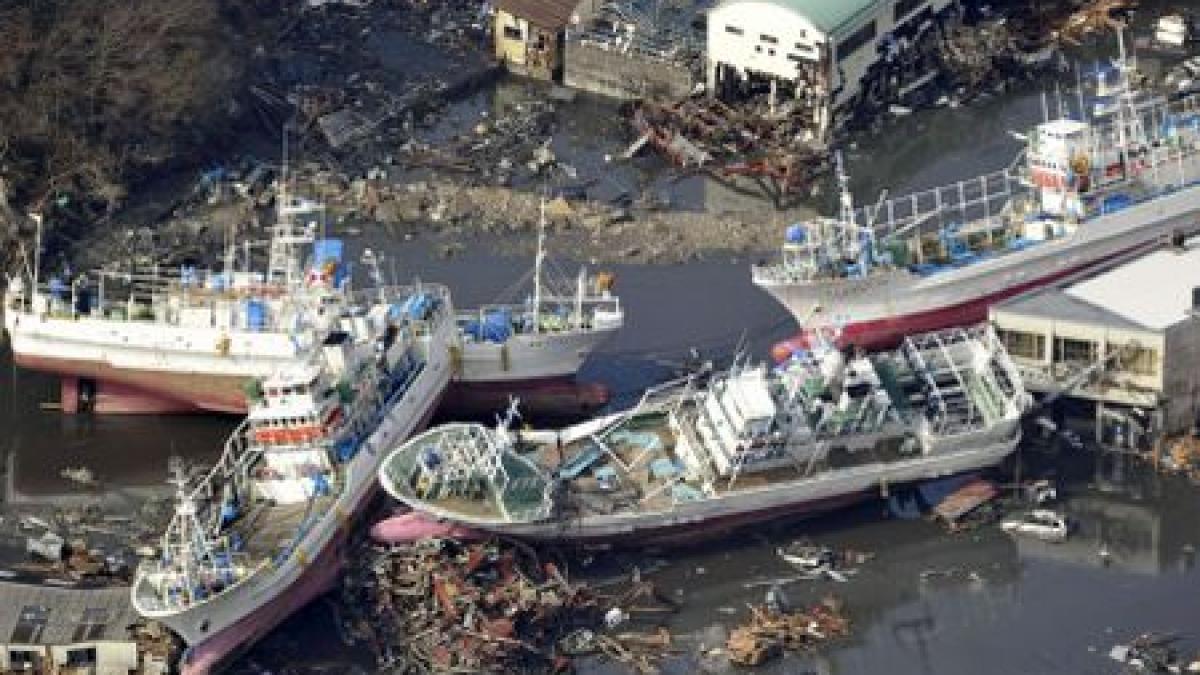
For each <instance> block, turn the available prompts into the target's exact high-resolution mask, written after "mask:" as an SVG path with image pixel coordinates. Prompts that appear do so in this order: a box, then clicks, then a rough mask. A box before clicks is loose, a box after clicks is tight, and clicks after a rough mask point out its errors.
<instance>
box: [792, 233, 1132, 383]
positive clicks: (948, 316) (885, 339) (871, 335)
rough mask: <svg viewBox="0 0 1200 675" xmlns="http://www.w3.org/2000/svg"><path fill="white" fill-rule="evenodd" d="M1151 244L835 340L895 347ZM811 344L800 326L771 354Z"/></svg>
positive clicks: (857, 328) (982, 316)
mask: <svg viewBox="0 0 1200 675" xmlns="http://www.w3.org/2000/svg"><path fill="white" fill-rule="evenodd" d="M1153 245H1155V242H1148V243H1142V244H1138V245H1137V246H1133V247H1131V248H1129V249H1126V250H1123V251H1119V252H1117V253H1114V254H1112V255H1109V256H1105V257H1104V258H1100V259H1097V260H1093V261H1091V262H1090V263H1087V264H1085V265H1079V266H1076V267H1072V268H1069V269H1066V270H1063V271H1061V272H1056V273H1054V274H1050V275H1047V276H1045V277H1042V278H1040V279H1034V280H1033V281H1029V282H1026V283H1023V284H1018V285H1016V286H1010V287H1009V288H1005V289H1002V290H1000V291H997V292H995V293H991V294H989V295H985V296H982V297H979V298H976V299H974V300H970V301H968V302H963V303H959V304H957V305H949V306H946V307H938V308H936V309H931V310H928V311H924V312H915V313H911V314H904V315H900V316H892V317H887V318H883V319H874V320H871V321H858V322H853V323H847V324H846V325H845V326H843V327H842V328H841V332H840V334H839V336H838V344H839V345H843V346H845V345H854V346H855V347H861V348H862V349H865V350H867V351H878V350H882V349H890V348H892V347H895V346H896V345H898V344H900V342H902V341H903V340H904V338H905V337H906V336H909V335H915V334H918V333H928V332H932V331H938V330H943V329H946V328H954V327H956V326H969V325H972V324H977V323H982V322H983V321H986V320H987V317H988V309H989V308H990V307H991V306H992V305H994V304H996V303H998V302H1002V301H1004V300H1007V299H1009V298H1012V297H1014V296H1017V295H1020V294H1022V293H1026V292H1028V291H1032V290H1034V289H1037V288H1041V287H1043V286H1050V285H1053V284H1055V283H1058V282H1061V281H1063V280H1065V279H1069V278H1070V277H1073V276H1076V275H1078V274H1080V273H1082V272H1086V271H1088V270H1091V269H1094V268H1096V267H1099V266H1101V265H1104V264H1107V263H1110V262H1113V261H1115V260H1118V259H1121V258H1123V257H1125V256H1127V255H1130V254H1132V253H1135V252H1138V251H1142V250H1144V249H1146V248H1147V247H1149V246H1153ZM810 345H811V340H810V338H809V334H808V332H807V331H804V330H801V331H800V332H799V333H797V334H796V335H795V336H793V337H791V338H789V339H787V340H782V341H780V342H777V343H775V345H774V346H772V347H771V357H772V358H774V359H775V360H776V361H785V360H787V359H788V357H790V356H791V355H792V354H793V353H795V352H796V351H799V350H805V349H809V347H810Z"/></svg>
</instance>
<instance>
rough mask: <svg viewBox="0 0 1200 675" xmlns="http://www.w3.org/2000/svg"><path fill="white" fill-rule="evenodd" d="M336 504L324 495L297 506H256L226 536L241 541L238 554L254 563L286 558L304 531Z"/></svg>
mask: <svg viewBox="0 0 1200 675" xmlns="http://www.w3.org/2000/svg"><path fill="white" fill-rule="evenodd" d="M333 501H334V497H332V496H324V497H317V498H315V499H313V500H311V501H308V502H303V503H297V504H268V503H265V502H263V503H259V504H255V505H254V506H253V507H251V508H250V509H249V510H248V511H247V512H246V513H245V514H243V515H242V516H241V517H240V518H238V519H237V520H236V521H234V523H233V525H232V526H231V527H230V528H229V530H228V532H227V535H228V536H229V537H230V539H231V540H233V541H239V542H241V544H240V550H239V552H240V553H241V554H242V555H245V556H246V557H247V558H249V559H250V560H252V561H254V562H255V563H257V562H258V561H261V560H274V559H277V558H280V557H286V555H288V554H290V553H291V550H292V547H293V546H294V543H295V542H296V541H297V540H298V539H299V538H300V536H301V534H302V530H303V529H305V528H306V527H311V526H312V525H313V524H315V523H316V522H317V521H318V520H319V519H320V518H321V517H322V516H324V515H325V513H326V512H327V511H328V510H329V508H330V507H331V506H332V505H333Z"/></svg>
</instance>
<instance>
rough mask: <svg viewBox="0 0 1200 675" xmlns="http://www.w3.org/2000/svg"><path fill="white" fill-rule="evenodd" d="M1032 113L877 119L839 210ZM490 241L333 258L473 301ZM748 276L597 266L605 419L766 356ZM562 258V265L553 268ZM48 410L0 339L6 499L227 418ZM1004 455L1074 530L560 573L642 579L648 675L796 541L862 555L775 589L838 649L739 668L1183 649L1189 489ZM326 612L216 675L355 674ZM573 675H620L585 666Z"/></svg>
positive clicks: (956, 156)
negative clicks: (684, 382) (603, 286)
mask: <svg viewBox="0 0 1200 675" xmlns="http://www.w3.org/2000/svg"><path fill="white" fill-rule="evenodd" d="M1147 58H1149V57H1147ZM501 86H503V85H501ZM488 95H489V94H486V93H485V94H482V95H481V96H483V97H485V98H482V99H480V98H476V99H472V100H470V101H467V102H466V103H464V104H463V105H464V106H466V107H465V108H463V109H462V110H460V111H459V112H458V114H459V115H460V116H461V117H462V118H463V119H468V118H470V116H471V111H472V110H477V109H478V106H481V105H486V104H487V99H486V96H488ZM494 95H502V91H501V93H499V94H494ZM579 105H586V102H585V103H580V104H579ZM1052 105H1055V104H1052ZM1066 105H1068V106H1070V105H1072V104H1071V103H1067V104H1066ZM452 113H453V111H452ZM1041 116H1042V100H1041V96H1040V94H1038V93H1033V92H1029V93H1025V94H1023V95H1021V96H1017V97H1015V98H1014V97H1008V98H1004V99H1001V98H999V97H997V98H996V99H994V100H992V101H983V102H980V103H977V104H975V105H974V106H972V107H971V108H959V109H949V108H946V109H941V110H936V111H931V112H923V113H918V114H915V115H912V116H910V117H906V118H904V119H898V120H892V121H889V122H887V123H886V124H885V125H884V126H883V128H882V130H881V131H880V132H879V133H878V134H876V135H874V136H871V137H868V138H863V139H861V140H860V141H858V142H857V144H856V145H855V146H854V147H853V148H851V149H849V150H848V151H847V160H848V166H849V168H850V170H851V172H852V174H853V180H854V186H855V188H856V192H858V193H859V195H860V196H859V199H860V201H874V200H875V198H877V196H878V194H879V192H880V191H881V190H882V189H884V188H888V189H890V191H891V193H892V194H903V193H904V192H906V191H908V190H911V189H920V188H927V187H932V186H935V185H940V184H943V183H946V182H949V181H953V180H957V179H959V178H964V177H970V176H973V175H975V174H977V173H981V172H985V171H991V170H995V169H999V168H1003V167H1004V166H1006V165H1007V164H1008V163H1009V162H1010V161H1011V159H1012V157H1013V156H1014V154H1015V153H1016V152H1017V150H1018V149H1019V147H1020V144H1019V142H1018V141H1017V140H1015V139H1014V138H1013V137H1012V136H1011V135H1009V134H1008V132H1009V131H1025V130H1027V129H1028V128H1029V127H1030V126H1032V125H1033V124H1035V123H1037V122H1038V121H1040V119H1041ZM580 129H581V130H580V131H579V132H578V133H579V135H581V136H586V135H588V134H590V133H594V130H589V129H590V127H587V126H586V125H585V126H582V127H580ZM569 141H570V139H569V138H568V139H567V140H566V141H563V140H561V139H560V140H556V143H566V144H567V146H565V149H563V151H562V152H561V153H560V154H562V155H564V156H565V157H567V158H568V159H569V161H574V162H577V163H579V164H581V165H596V166H599V165H600V164H599V163H602V162H603V159H602V158H601V157H599V154H600V151H599V150H594V149H589V147H590V146H587V145H582V146H579V147H580V148H582V149H576V150H575V154H574V155H572V154H571V153H572V151H571V150H570V147H569V145H570V144H569ZM585 168H586V167H585ZM630 171H631V169H630V168H629V167H624V168H614V169H613V172H614V173H613V174H612V177H611V181H612V182H613V183H614V189H618V188H619V187H620V184H621V183H622V182H623V181H637V180H640V179H639V177H638V176H637V175H636V174H634V173H629V172H630ZM689 180H690V179H689ZM671 189H673V190H677V191H678V196H677V198H678V199H682V200H684V201H686V200H689V199H692V200H701V199H704V198H705V197H704V191H705V189H706V188H705V186H704V185H703V184H702V183H689V182H686V181H682V182H680V181H676V182H674V183H672V184H671ZM499 243H500V242H498V241H496V240H491V239H485V238H477V239H469V240H468V241H467V242H466V249H465V251H464V252H463V253H461V254H460V255H457V256H454V257H452V258H449V259H442V258H440V257H439V256H437V255H435V254H434V252H435V250H436V242H434V241H430V240H427V239H424V238H421V237H418V238H416V239H414V240H412V241H398V240H395V239H392V238H389V237H387V236H386V235H384V234H382V233H379V232H375V231H371V230H368V231H366V232H365V233H364V234H363V236H362V237H361V240H360V241H357V242H355V246H357V247H358V248H360V249H361V248H362V247H366V246H370V247H371V248H373V249H375V250H378V251H383V252H384V253H385V256H386V262H385V268H386V269H388V270H389V275H390V276H392V277H394V278H395V280H396V281H401V282H403V281H407V280H409V279H412V278H420V279H426V280H430V281H439V282H444V283H447V284H449V285H450V286H451V287H452V289H453V291H454V294H455V295H454V300H455V303H456V304H457V305H458V306H460V307H469V306H472V305H474V304H477V303H482V302H487V301H490V300H493V299H495V298H496V297H497V296H498V295H499V294H500V293H501V291H502V290H503V289H506V288H508V287H510V286H511V285H512V284H513V283H514V282H516V281H517V280H518V279H519V278H520V277H521V275H522V274H523V273H524V272H526V271H527V270H528V268H529V265H530V260H529V259H527V258H525V257H520V256H511V255H509V256H502V257H497V256H496V255H494V251H495V250H496V249H497V247H498V246H499ZM506 243H510V242H506ZM550 249H551V255H552V256H557V257H558V258H559V259H563V260H567V259H569V258H570V257H571V255H570V254H571V252H570V251H555V250H554V241H553V239H551V241H550ZM583 262H587V261H583ZM751 262H752V261H751V260H750V259H747V258H745V257H740V258H737V257H730V256H728V255H720V256H710V257H708V258H706V259H703V260H700V261H696V262H691V263H688V264H686V265H667V266H615V267H613V266H607V267H606V268H605V269H610V270H612V271H614V272H615V273H616V277H617V282H616V288H617V291H618V293H619V294H620V296H621V298H622V301H623V303H624V305H625V309H626V316H627V327H626V328H625V329H624V330H622V331H621V332H620V333H619V335H618V336H617V337H616V338H615V339H613V340H612V341H611V342H609V343H608V344H606V345H605V346H604V347H603V348H602V349H601V350H600V351H599V352H598V353H597V354H596V356H595V358H594V359H593V360H592V361H591V362H590V363H589V364H588V365H587V367H586V369H585V371H584V373H583V377H584V378H585V379H589V380H598V381H601V382H604V383H605V384H607V385H608V386H609V387H610V388H611V390H612V391H613V393H614V405H620V404H629V403H632V402H633V400H634V399H635V398H636V396H637V395H638V393H639V392H640V391H641V389H642V388H644V387H645V386H647V385H650V384H653V383H655V382H660V381H662V380H664V379H667V378H669V377H671V376H672V374H673V373H675V372H676V370H677V368H678V367H679V366H680V364H681V362H682V361H683V360H684V358H685V357H686V355H687V352H688V350H689V348H692V347H695V348H696V349H697V350H699V351H700V352H701V354H702V355H704V356H706V357H709V358H714V359H717V360H724V359H728V358H729V356H730V355H731V354H732V353H733V352H734V351H735V350H736V349H738V348H739V347H740V348H741V349H742V350H744V351H745V352H746V353H748V354H750V355H751V356H753V357H756V358H762V357H765V355H766V353H767V350H768V348H769V346H770V345H771V344H772V342H774V341H776V340H778V339H780V338H782V337H786V336H788V335H790V334H791V333H792V331H794V329H795V326H794V324H793V322H792V321H791V319H790V318H789V317H788V316H787V315H786V314H785V313H784V312H783V311H782V309H781V308H779V307H778V306H777V305H776V304H775V303H774V302H773V301H771V300H770V298H769V297H767V295H766V294H764V293H762V292H760V291H758V290H757V289H755V288H754V287H753V286H752V285H751V283H750V274H749V264H750V263H751ZM577 264H578V263H577V262H563V267H564V272H565V273H566V275H568V276H570V275H573V272H574V270H575V266H576V265H577ZM360 281H364V280H360ZM56 398H57V382H56V381H53V380H51V379H49V378H46V377H43V376H39V375H33V374H29V373H24V372H20V371H17V370H15V369H14V368H13V367H12V365H11V359H10V355H9V354H8V353H7V346H4V347H0V451H2V452H3V453H4V456H5V457H7V458H8V460H7V462H6V465H5V466H6V474H5V479H6V480H5V485H6V487H7V489H10V490H14V491H15V492H16V494H18V495H20V496H22V497H25V498H40V499H53V497H54V495H57V494H62V493H65V492H69V491H70V490H72V487H73V486H72V484H71V483H70V482H69V481H67V480H66V479H65V478H63V477H62V475H61V472H62V470H63V469H69V468H76V467H88V468H90V469H92V470H93V471H94V472H95V473H96V474H97V476H98V478H99V479H101V480H102V481H104V482H106V483H108V484H110V485H114V486H117V485H120V486H129V485H132V486H141V487H153V486H159V485H163V479H164V478H165V477H166V467H167V457H168V456H169V455H171V454H177V455H180V456H183V457H186V458H188V459H190V460H192V461H195V462H210V461H212V460H213V459H214V458H215V457H216V456H217V454H218V453H219V451H220V448H221V444H222V441H223V439H224V437H225V435H226V434H227V433H228V432H229V431H230V430H231V429H232V428H233V426H234V424H235V420H232V419H222V418H214V417H206V416H186V417H96V418H93V417H87V416H64V415H60V414H58V413H56V412H53V411H48V410H44V409H43V406H42V405H41V404H43V403H45V402H49V401H53V400H56ZM1022 461H1023V471H1025V475H1026V476H1032V475H1038V476H1043V475H1052V476H1054V477H1056V478H1057V479H1058V481H1059V483H1060V486H1061V490H1062V492H1063V493H1064V495H1065V505H1064V510H1065V511H1066V512H1067V513H1068V514H1070V515H1072V516H1073V517H1074V518H1075V519H1076V520H1077V521H1078V522H1079V530H1078V532H1077V533H1076V534H1075V536H1073V537H1071V538H1070V539H1068V540H1067V541H1066V542H1065V543H1061V544H1048V543H1042V542H1037V541H1032V540H1023V539H1014V538H1011V537H1009V536H1007V535H1004V534H1002V533H1001V532H1000V531H999V529H998V528H997V527H995V526H994V525H989V526H984V527H981V528H979V529H977V530H973V531H970V532H965V533H957V534H950V533H947V532H946V531H944V530H943V529H942V528H941V527H940V526H938V525H936V524H933V523H931V522H926V521H923V520H915V521H906V520H898V519H894V518H890V517H888V516H887V514H886V509H885V507H884V504H883V502H882V501H879V500H875V501H870V502H867V503H864V504H863V505H861V506H858V507H855V508H853V509H850V510H846V511H842V512H839V513H836V514H833V515H830V516H826V517H822V518H819V519H814V520H808V521H802V522H797V523H790V524H784V525H776V526H774V527H772V528H757V529H755V530H754V531H752V532H744V533H741V534H739V535H737V536H735V537H732V538H729V539H726V540H723V541H719V542H710V543H705V544H703V545H697V546H695V547H691V548H687V549H683V550H673V551H661V552H660V551H649V552H639V554H637V555H633V554H629V553H596V554H592V555H587V556H582V557H580V558H579V559H578V560H577V565H576V568H575V569H574V570H573V573H574V574H575V575H576V576H577V577H578V578H582V579H591V580H601V581H602V580H605V579H612V578H615V577H617V576H619V575H625V574H629V573H631V572H632V570H633V569H634V568H635V567H637V568H639V569H643V570H649V572H648V573H647V574H646V575H645V576H646V578H648V579H651V580H653V581H654V582H655V583H656V584H657V585H658V586H659V588H661V589H662V590H664V591H666V592H667V593H669V594H671V595H673V596H674V597H676V598H677V599H678V600H680V601H681V603H682V606H683V610H682V611H681V612H680V613H679V614H678V615H675V616H673V617H671V619H670V620H669V623H668V626H669V627H670V628H671V630H672V632H673V633H674V634H676V635H679V636H682V638H681V640H680V641H679V645H680V649H681V652H682V653H681V654H680V655H679V657H678V658H677V659H674V660H671V661H668V663H667V666H666V669H667V671H669V672H680V673H683V672H696V671H697V669H698V668H702V669H708V668H715V669H716V670H721V669H722V668H727V667H726V666H723V665H721V664H723V660H721V659H711V660H709V659H700V658H699V657H698V656H697V655H698V654H700V653H701V648H702V647H703V648H712V647H716V646H720V645H721V644H723V640H724V635H725V631H726V630H727V629H728V628H731V627H733V626H735V625H737V624H738V623H739V622H740V621H742V620H743V619H744V618H745V617H746V615H747V607H746V606H747V603H761V602H762V600H763V595H764V593H765V591H766V586H765V585H763V584H762V582H769V581H770V580H772V579H778V578H783V577H788V576H792V575H794V574H795V571H794V570H792V569H790V568H789V567H788V565H787V564H786V563H785V562H784V561H782V560H781V559H780V558H779V557H778V555H777V554H776V549H777V547H779V546H782V545H784V544H786V543H788V542H790V541H792V540H793V539H796V538H800V537H807V538H811V539H814V540H816V541H817V542H819V543H822V544H826V545H829V546H832V547H834V548H839V549H846V548H848V549H855V550H860V551H869V552H873V553H874V554H875V558H874V559H873V560H871V561H870V562H868V563H866V564H865V565H863V566H862V567H861V569H860V570H859V572H858V573H857V574H856V575H855V576H853V577H852V578H851V579H850V580H849V581H848V582H846V583H834V582H831V581H800V582H796V583H791V584H788V585H785V586H784V587H783V588H784V592H785V594H786V596H787V598H788V600H790V601H791V602H792V603H793V604H795V605H796V606H801V605H807V604H810V603H813V602H815V601H817V600H819V599H821V598H823V597H825V596H827V595H829V594H834V595H836V596H837V597H838V598H840V599H841V600H842V601H843V602H844V603H845V610H846V613H847V614H848V616H849V618H850V620H851V635H850V636H849V637H848V638H845V639H843V640H841V641H838V642H834V643H831V644H828V645H826V646H823V647H822V648H821V649H820V650H819V651H818V652H816V653H815V654H813V655H810V656H805V657H790V658H788V659H783V660H777V661H774V662H772V663H771V664H770V665H768V666H765V667H763V668H762V669H760V670H759V672H764V673H821V674H825V673H830V674H832V673H837V674H846V675H848V674H859V673H861V674H876V673H880V674H883V673H887V674H889V675H900V674H909V673H911V674H913V675H934V674H937V675H961V674H968V673H969V674H979V675H986V674H996V675H1009V674H1022V675H1038V674H1047V675H1049V674H1057V673H1071V674H1090V673H1119V672H1122V671H1121V668H1122V666H1120V665H1119V664H1117V663H1115V662H1113V661H1111V660H1110V659H1109V658H1108V651H1109V649H1110V648H1111V647H1112V646H1113V645H1114V644H1118V643H1121V642H1125V641H1127V640H1129V639H1130V638H1132V637H1134V636H1135V635H1137V634H1140V633H1143V632H1158V633H1175V634H1178V635H1179V636H1180V642H1179V646H1180V647H1181V650H1182V652H1183V653H1184V654H1185V655H1187V656H1191V655H1193V654H1194V653H1196V652H1197V651H1198V650H1200V633H1198V632H1197V631H1198V629H1197V627H1198V626H1200V575H1198V574H1197V571H1196V568H1195V565H1194V562H1195V560H1194V555H1195V554H1194V550H1195V549H1194V547H1196V546H1200V491H1198V490H1197V489H1196V488H1195V487H1193V486H1191V485H1189V484H1188V483H1187V482H1186V481H1184V480H1182V479H1177V478H1168V477H1162V476H1158V475H1156V474H1154V473H1153V472H1152V471H1151V470H1149V469H1148V468H1147V467H1143V466H1139V465H1136V464H1135V463H1134V462H1133V461H1132V460H1130V459H1129V458H1125V457H1121V456H1111V455H1102V454H1100V453H1098V452H1095V451H1094V450H1093V449H1091V448H1089V449H1086V450H1082V451H1081V450H1071V449H1069V447H1068V446H1066V445H1065V444H1063V443H1062V442H1061V441H1058V440H1055V439H1050V440H1048V441H1044V440H1042V439H1031V440H1029V441H1028V442H1026V443H1025V446H1024V448H1023V450H1022ZM1102 550H1104V551H1106V552H1107V553H1108V555H1106V556H1102V555H1101V554H1100V552H1101V551H1102ZM333 616H334V614H333V611H332V610H331V603H330V602H327V601H319V602H317V603H314V604H313V605H312V606H310V607H309V608H308V609H306V610H305V611H303V612H301V613H300V614H297V615H296V616H295V617H293V618H292V619H291V620H290V621H288V622H287V623H286V624H284V625H283V626H282V627H281V628H280V629H279V630H277V631H276V632H275V633H274V634H272V635H271V636H270V637H269V638H268V639H266V640H265V641H264V642H263V643H262V644H260V645H259V646H258V647H257V648H255V649H254V650H253V651H252V652H251V653H250V654H248V655H247V656H246V657H245V658H244V659H243V660H242V661H241V662H240V663H239V664H238V666H236V668H235V671H236V672H244V673H256V672H268V671H269V672H274V673H280V672H292V673H303V672H312V673H316V672H329V673H333V672H338V673H344V672H355V670H354V669H356V668H357V669H360V670H358V671H357V672H372V671H373V667H372V664H371V663H370V661H369V658H368V657H367V656H366V650H364V649H359V648H350V647H347V646H345V645H344V644H343V643H342V642H341V640H340V638H339V634H338V631H337V629H336V627H335V620H334V619H333ZM589 670H590V668H589ZM594 672H623V671H621V670H619V669H615V668H613V667H609V666H596V668H595V670H594Z"/></svg>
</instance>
